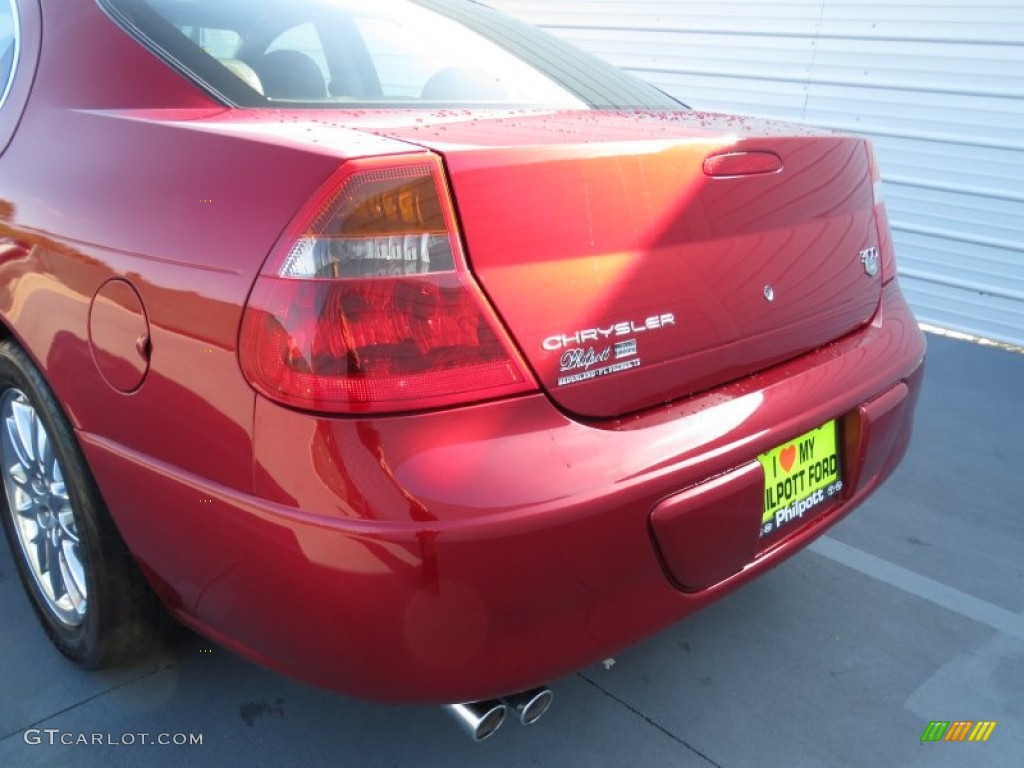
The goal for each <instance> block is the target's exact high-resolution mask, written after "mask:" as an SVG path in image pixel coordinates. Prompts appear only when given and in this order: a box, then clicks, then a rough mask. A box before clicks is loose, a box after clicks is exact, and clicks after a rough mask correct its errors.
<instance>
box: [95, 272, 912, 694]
mask: <svg viewBox="0 0 1024 768" xmlns="http://www.w3.org/2000/svg"><path fill="white" fill-rule="evenodd" d="M924 351H925V343H924V338H923V336H922V334H921V333H920V331H919V330H918V328H917V325H916V323H915V322H914V319H913V317H912V315H911V313H910V311H909V309H908V308H907V306H906V304H905V303H904V300H903V298H902V296H901V295H900V293H899V289H898V287H897V285H896V283H895V282H893V283H890V284H889V285H888V287H887V288H886V290H885V295H884V299H883V303H882V306H881V309H880V311H879V313H878V316H877V317H876V318H875V320H874V321H873V323H872V324H871V325H869V326H867V327H865V328H863V329H861V330H860V331H858V332H857V333H855V334H851V335H850V336H847V337H846V338H844V339H842V340H840V341H839V342H836V343H835V344H832V345H829V346H828V347H826V348H824V349H822V350H819V351H816V352H814V353H811V354H808V355H805V356H803V357H801V358H799V359H797V360H793V361H790V362H789V363H786V364H784V365H780V366H777V367H776V368H774V369H772V370H770V371H767V372H765V373H763V374H759V375H757V376H755V377H751V378H748V379H745V380H743V381H740V382H737V383H734V384H732V385H729V386H726V387H724V388H720V389H718V390H716V391H714V392H711V393H708V394H705V395H703V396H699V397H696V398H692V399H690V400H687V401H685V402H683V403H680V404H677V405H673V406H668V407H665V408H662V409H658V410H656V411H649V412H646V413H644V414H640V415H637V416H633V417H630V418H628V419H625V420H621V421H616V422H614V423H609V422H601V423H595V424H583V423H580V422H578V421H574V420H572V419H569V418H567V417H566V416H564V415H563V414H562V413H560V412H559V411H558V410H556V409H555V408H553V407H552V406H551V404H550V402H549V401H548V400H547V399H546V398H545V397H543V396H541V395H535V396H529V397H523V398H518V399H514V400H506V401H501V402H495V403H489V404H484V405H480V406H476V407H472V408H466V409H461V410H459V411H452V412H444V413H432V414H421V415H417V416H406V417H401V418H376V419H363V420H353V419H327V418H318V417H314V416H311V415H308V414H301V413H295V412H292V411H288V410H285V409H282V408H280V407H278V406H275V405H273V404H270V403H267V402H262V401H258V402H257V409H256V421H255V435H256V443H255V471H256V474H255V486H256V493H255V495H248V494H242V493H238V492H235V491H232V490H230V489H226V488H223V487H220V486H211V485H209V484H208V483H206V482H205V481H203V480H202V479H200V478H197V477H194V476H186V475H183V474H181V473H180V472H177V471H175V470H174V469H173V468H170V467H161V466H156V465H154V464H153V463H152V462H151V461H149V460H147V459H146V457H141V456H138V455H134V454H132V453H131V452H130V451H128V450H126V449H124V448H123V447H120V446H116V445H112V444H110V443H108V442H105V441H103V440H101V439H99V438H96V437H94V436H89V435H82V442H83V444H84V446H85V449H86V452H87V454H88V457H89V459H90V463H91V465H92V467H93V469H94V472H95V473H96V476H97V479H98V481H99V483H100V487H101V488H102V489H103V493H104V495H105V497H106V498H107V500H108V503H109V505H110V506H111V508H112V509H113V510H114V511H115V515H116V519H117V522H118V524H119V526H120V528H121V530H122V533H123V534H124V536H125V538H126V540H127V541H128V543H129V546H130V548H131V549H132V551H133V553H134V554H135V556H136V558H137V559H138V561H139V562H140V564H141V565H142V567H143V568H144V570H145V571H146V573H147V574H148V575H149V576H150V578H151V580H152V581H153V583H154V584H155V585H156V586H157V588H158V591H160V593H161V595H162V596H163V597H164V599H165V600H166V601H167V602H168V603H169V604H170V605H171V607H172V609H174V610H175V612H176V613H177V614H178V615H179V616H180V617H181V618H183V619H184V620H185V621H187V622H189V623H191V624H193V625H194V626H196V627H197V628H199V629H200V630H201V631H203V632H205V633H207V634H209V635H211V636H212V637H214V638H216V639H218V640H219V641H221V642H223V643H224V644H226V645H228V646H230V647H232V648H234V649H236V650H238V651H240V652H242V653H244V654H246V655H248V656H250V657H251V658H254V659H255V660H257V661H260V662H261V663H264V664H266V665H267V666H270V667H272V668H275V669H277V670H280V671H282V672H285V673H287V674H289V675H292V676H295V677H298V678H300V679H303V680H305V681H308V682H311V683H314V684H317V685H322V686H325V687H328V688H332V689H335V690H338V691H342V692H346V693H351V694H354V695H358V696H364V697H367V698H373V699H379V700H388V701H438V702H440V701H464V700H470V699H478V698H484V697H487V696H492V695H498V694H503V693H508V692H510V691H515V690H522V689H525V688H528V687H530V686H533V685H535V684H540V683H544V682H548V681H550V680H551V679H552V678H555V677H558V676H560V675H563V674H566V673H568V672H571V671H573V670H575V669H578V668H580V667H583V666H585V665H587V664H589V663H591V662H594V661H596V660H600V659H602V658H606V657H608V656H610V655H612V654H614V653H616V652H618V651H619V650H621V649H622V648H624V647H626V646H628V645H630V644H633V643H635V642H637V641H639V640H641V639H643V638H644V637H646V636H648V635H650V634H652V633H654V632H656V631H658V630H659V629H661V628H663V627H665V626H667V625H669V624H671V623H673V622H676V621H678V620H680V619H682V618H683V617H685V616H687V615H688V614H690V613H693V612H694V611H696V610H698V609H699V608H701V607H702V606H704V605H707V604H708V603H710V602H712V601H714V600H716V599H718V598H719V597H721V596H723V595H724V594H726V593H727V592H729V591H731V590H732V589H735V588H736V587H738V586H740V585H741V584H743V583H745V582H747V581H749V580H750V579H752V578H754V577H756V576H757V575H758V574H760V573H762V572H764V571H765V570H767V569H768V568H770V567H772V566H773V565H775V564H777V563H779V562H781V561H782V560H783V559H785V558H786V557H788V556H789V555H791V554H793V553H795V552H796V551H798V550H799V549H800V548H802V547H803V546H804V545H806V544H807V543H808V542H809V541H810V540H812V539H813V538H815V537H816V536H818V535H820V534H821V533H822V532H824V531H825V530H826V529H827V528H828V527H829V526H830V525H832V524H834V523H835V522H836V521H838V520H839V519H841V518H842V517H843V516H844V515H845V514H847V513H848V512H849V511H850V510H852V509H853V508H854V507H855V506H856V505H857V504H858V503H859V502H860V501H862V500H863V499H864V498H865V497H866V496H867V495H869V494H870V493H871V491H872V490H873V489H874V488H875V487H876V486H877V485H878V484H879V483H880V482H882V480H884V478H885V477H887V476H888V474H889V473H891V471H892V470H893V469H894V468H895V466H896V464H897V463H898V462H899V460H900V458H901V457H902V455H903V453H904V451H905V449H906V446H907V443H908V441H909V437H910V430H911V421H912V414H913V409H914V404H915V402H916V397H917V392H918V389H919V385H920V380H921V373H922V363H923V358H924ZM829 419H840V420H841V424H842V427H841V433H842V440H843V452H844V483H845V486H846V490H845V491H844V494H845V495H844V497H843V498H842V501H841V502H840V503H839V504H838V505H834V506H832V507H831V508H830V509H829V510H828V512H827V513H825V514H824V515H822V516H820V517H818V518H816V519H815V520H813V521H812V522H810V523H809V524H807V525H805V526H803V527H801V528H799V530H798V531H797V532H796V533H794V534H792V535H790V536H789V537H788V538H786V539H784V540H783V541H781V542H779V543H777V544H776V545H774V546H773V547H772V548H770V549H768V550H767V551H765V552H762V553H760V554H758V553H757V548H756V533H757V528H758V525H759V522H760V505H759V503H754V502H752V501H751V502H750V503H749V504H748V505H746V506H745V508H742V509H737V505H736V504H735V503H734V501H735V498H743V496H742V493H748V496H749V489H748V490H747V491H744V490H743V488H746V487H749V486H751V485H753V486H756V485H757V481H756V479H755V480H753V481H752V480H751V474H750V473H751V472H756V471H758V470H754V469H748V470H747V471H737V470H743V468H745V467H747V468H749V467H750V466H751V462H754V461H755V458H756V456H757V455H758V453H760V452H762V451H765V450H768V449H770V448H772V447H774V446H775V445H778V444H780V443H782V442H783V441H785V440H788V439H791V438H792V437H794V436H796V435H799V434H801V433H802V432H805V431H807V430H808V429H810V428H813V427H815V426H817V425H819V424H821V423H823V422H824V421H827V420H829ZM755 463H756V462H755ZM726 473H733V474H734V475H735V476H736V477H737V478H740V479H739V480H737V481H736V482H738V483H740V485H737V486H735V488H736V489H739V490H738V493H739V496H738V497H737V496H735V495H730V493H725V494H724V495H721V494H720V497H719V496H715V493H714V492H713V491H714V488H715V487H716V484H715V483H713V482H712V483H709V482H707V481H708V479H709V478H722V477H725V478H726V480H725V481H721V482H719V483H718V484H717V487H719V488H720V487H721V485H722V482H725V483H729V482H732V481H731V480H729V478H730V477H731V476H730V475H728V474H726ZM744 483H745V484H746V485H744ZM741 486H742V487H741ZM686 489H689V490H688V491H687V493H688V494H689V496H690V497H692V498H693V499H695V500H696V501H695V502H694V504H695V508H697V509H700V510H702V511H701V512H700V514H701V515H702V517H701V521H700V523H699V525H698V526H697V527H698V529H700V530H704V529H706V531H708V532H710V533H709V534H707V535H708V536H709V538H708V539H707V541H709V542H711V541H714V540H719V541H724V542H726V543H725V544H723V545H722V549H723V557H721V558H719V557H717V556H716V557H715V558H712V559H711V562H712V565H711V567H710V570H703V571H700V574H701V578H702V579H703V580H704V581H705V582H707V584H709V585H706V584H703V583H702V584H699V585H698V586H697V588H693V585H690V586H689V587H688V588H687V589H683V588H681V587H683V586H685V585H681V584H680V583H679V582H680V579H679V578H678V573H677V571H678V570H679V568H680V567H681V568H683V569H684V570H685V568H686V567H687V555H686V553H687V540H688V538H689V537H688V536H682V537H679V536H677V537H675V538H676V539H680V540H681V542H682V543H681V544H678V545H673V544H672V542H669V541H668V539H669V538H671V537H666V536H664V535H662V534H661V533H659V534H658V536H657V537H655V536H653V535H652V525H651V512H652V510H653V509H654V508H655V507H656V506H657V505H658V504H659V503H662V502H664V501H665V500H667V499H673V498H676V497H677V495H678V494H679V493H680V492H681V491H684V490H686ZM709 494H710V495H709ZM716 498H717V499H718V501H716V502H714V503H708V499H716ZM757 498H758V502H759V499H760V496H759V495H758V497H757ZM723 499H725V501H723ZM730 499H732V501H729V500H730ZM751 531H752V533H751ZM751 535H753V539H751ZM750 541H753V542H754V544H753V548H752V549H749V551H748V550H746V549H744V547H748V548H749V547H750V546H751V545H750ZM701 551H703V550H701ZM726 560H727V561H728V566H725V565H722V563H723V562H724V561H726ZM716 569H718V570H716ZM687 590H688V591H687Z"/></svg>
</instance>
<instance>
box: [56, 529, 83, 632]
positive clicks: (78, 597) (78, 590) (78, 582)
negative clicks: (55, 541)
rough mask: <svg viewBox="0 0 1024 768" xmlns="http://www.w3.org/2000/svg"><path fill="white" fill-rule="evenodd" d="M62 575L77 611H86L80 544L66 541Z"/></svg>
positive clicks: (61, 559)
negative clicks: (79, 554) (79, 553)
mask: <svg viewBox="0 0 1024 768" xmlns="http://www.w3.org/2000/svg"><path fill="white" fill-rule="evenodd" d="M60 570H61V576H62V577H63V579H64V589H65V591H66V592H67V595H68V598H69V599H70V600H71V605H72V606H73V607H74V609H75V612H76V613H78V614H79V615H82V614H84V613H85V604H86V594H87V593H86V589H85V570H84V569H83V568H82V561H81V559H80V558H79V556H78V545H77V544H72V543H70V542H64V544H63V546H62V548H61V555H60Z"/></svg>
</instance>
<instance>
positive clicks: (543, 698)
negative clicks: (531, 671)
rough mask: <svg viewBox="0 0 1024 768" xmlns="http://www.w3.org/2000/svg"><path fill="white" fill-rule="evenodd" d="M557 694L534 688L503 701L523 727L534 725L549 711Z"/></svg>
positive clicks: (547, 689) (507, 697)
mask: <svg viewBox="0 0 1024 768" xmlns="http://www.w3.org/2000/svg"><path fill="white" fill-rule="evenodd" d="M554 698H555V694H553V693H552V692H551V690H550V689H549V688H544V687H541V688H534V689H533V690H530V691H523V692H522V693H514V694H512V695H511V696H506V697H505V698H504V699H502V701H504V702H505V704H506V705H508V708H509V709H510V710H512V712H514V713H515V716H516V719H517V720H519V722H520V723H522V724H523V725H533V724H534V723H536V722H537V721H538V720H540V719H541V717H543V716H544V713H545V712H547V711H548V707H550V706H551V702H552V701H553V700H554Z"/></svg>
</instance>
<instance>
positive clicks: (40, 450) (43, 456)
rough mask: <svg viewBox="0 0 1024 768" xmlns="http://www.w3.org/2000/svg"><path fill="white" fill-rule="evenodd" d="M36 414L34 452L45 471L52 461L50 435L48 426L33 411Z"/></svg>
mask: <svg viewBox="0 0 1024 768" xmlns="http://www.w3.org/2000/svg"><path fill="white" fill-rule="evenodd" d="M32 413H33V414H34V426H35V430H34V431H33V435H32V437H33V440H34V447H33V452H34V453H35V455H36V461H38V462H39V466H40V467H42V468H43V470H44V471H45V470H46V469H47V468H48V465H49V464H50V461H51V460H52V455H51V453H50V435H49V434H48V433H47V431H46V425H45V424H43V420H42V419H40V418H39V414H38V413H36V412H35V409H33V411H32Z"/></svg>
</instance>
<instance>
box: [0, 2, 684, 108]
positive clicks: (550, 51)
mask: <svg viewBox="0 0 1024 768" xmlns="http://www.w3.org/2000/svg"><path fill="white" fill-rule="evenodd" d="M4 1H5V0H0V2H4ZM101 4H103V5H105V6H106V7H108V8H109V9H110V10H111V12H112V15H113V16H114V18H115V19H117V20H119V21H121V22H122V23H123V25H124V26H125V28H126V29H128V30H129V31H130V32H132V33H133V34H135V35H136V36H137V37H139V38H141V40H142V42H144V43H145V44H147V45H148V46H149V47H150V48H152V49H153V50H154V51H155V52H157V53H158V54H159V55H161V56H162V57H163V58H165V59H166V60H167V61H168V62H169V63H170V64H172V65H173V66H176V67H177V68H178V69H179V70H181V71H182V73H183V74H186V75H187V76H189V77H191V78H192V79H194V80H195V81H197V82H198V83H199V84H200V85H202V86H203V87H205V88H206V89H207V90H209V91H211V92H213V93H214V94H215V95H218V96H220V97H222V98H223V99H224V100H225V101H227V102H229V103H233V104H235V105H237V106H267V105H281V106H285V105H286V106H289V107H295V106H303V105H310V106H317V107H324V106H328V107H329V106H342V107H344V106H352V105H355V104H371V105H380V106H385V105H389V106H403V107H407V106H430V107H437V106H439V105H443V106H447V105H453V106H455V105H457V106H474V105H488V106H490V105H495V106H513V105H515V106H543V107H548V106H550V107H557V108H562V109H578V108H585V107H587V106H594V107H600V108H624V107H634V108H637V107H640V108H642V107H646V108H678V107H679V104H678V103H677V102H675V101H674V100H672V99H670V98H669V97H667V96H665V95H664V94H662V93H661V92H659V91H657V90H656V89H654V88H653V87H652V86H649V85H647V84H645V83H642V82H641V81H639V80H636V79H635V78H632V77H631V76H629V75H626V74H625V73H623V72H620V71H619V70H616V69H614V68H613V67H611V66H609V65H607V64H604V63H603V62H600V61H599V60H597V59H595V58H593V57H590V56H589V55H587V54H584V53H582V52H579V51H576V50H575V49H573V48H571V47H570V46H568V45H567V44H565V43H562V42H560V41H557V40H555V39H554V38H552V37H550V36H547V35H545V34H543V33H541V32H539V31H537V30H534V29H532V28H530V27H528V26H526V25H525V24H521V23H520V22H517V21H514V20H512V19H510V18H508V17H505V16H503V15H502V14H499V13H497V12H495V11H492V10H490V9H487V8H485V7H482V6H478V5H476V4H474V3H469V2H458V1H457V0H429V1H428V0H418V1H415V2H414V1H413V0H266V1H265V2H254V1H253V0H101Z"/></svg>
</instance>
